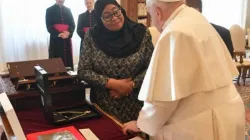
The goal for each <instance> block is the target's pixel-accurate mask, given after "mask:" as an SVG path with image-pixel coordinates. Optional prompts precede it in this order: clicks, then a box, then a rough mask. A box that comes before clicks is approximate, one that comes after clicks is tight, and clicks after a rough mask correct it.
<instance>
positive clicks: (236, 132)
mask: <svg viewBox="0 0 250 140" xmlns="http://www.w3.org/2000/svg"><path fill="white" fill-rule="evenodd" d="M147 7H148V12H149V13H150V15H151V18H152V22H153V24H154V25H155V26H156V27H157V29H158V30H159V31H160V32H161V35H160V38H159V40H158V42H157V44H156V46H155V50H154V53H153V56H152V59H151V62H150V65H149V68H148V70H147V73H146V75H145V78H144V81H143V84H142V87H141V91H140V94H139V99H140V100H142V101H144V106H143V108H142V109H141V111H140V114H139V117H138V119H137V121H131V122H128V123H125V124H124V126H123V131H124V133H127V131H132V132H141V131H142V132H145V133H147V134H148V135H149V136H150V137H151V139H154V140H243V139H244V133H245V131H244V129H245V128H244V127H245V110H244V105H243V101H242V99H241V97H240V95H239V93H238V92H237V90H236V88H235V86H234V84H233V83H232V78H233V77H234V76H235V75H237V74H238V72H237V69H236V68H235V66H234V63H233V62H232V59H231V57H230V54H229V52H228V51H227V50H226V47H225V44H224V43H223V40H222V39H221V38H220V37H219V35H218V34H217V33H216V31H215V29H214V28H213V27H212V26H211V24H210V23H209V22H208V21H207V20H206V19H205V18H204V17H203V16H202V15H201V14H200V13H199V12H198V11H197V10H195V9H193V8H190V7H188V6H186V5H184V4H183V2H182V1H181V0H147Z"/></svg>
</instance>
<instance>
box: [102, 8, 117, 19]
mask: <svg viewBox="0 0 250 140" xmlns="http://www.w3.org/2000/svg"><path fill="white" fill-rule="evenodd" d="M121 14H122V12H121V9H120V8H118V9H116V10H114V11H113V13H109V12H105V13H103V14H102V17H101V19H102V20H104V21H106V22H110V21H111V20H112V19H113V17H114V16H115V17H119V16H120V15H121Z"/></svg>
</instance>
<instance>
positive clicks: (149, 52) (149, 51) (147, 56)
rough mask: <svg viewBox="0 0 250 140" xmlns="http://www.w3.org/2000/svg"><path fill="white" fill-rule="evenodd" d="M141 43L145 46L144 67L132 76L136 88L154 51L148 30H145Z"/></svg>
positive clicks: (140, 82) (138, 87) (139, 86)
mask: <svg viewBox="0 0 250 140" xmlns="http://www.w3.org/2000/svg"><path fill="white" fill-rule="evenodd" d="M142 45H145V46H144V47H146V49H145V52H144V67H143V69H142V70H141V71H140V73H139V74H137V75H136V76H135V77H134V78H133V81H134V83H135V88H136V89H140V88H141V84H142V82H143V79H144V76H145V74H146V71H147V68H148V65H149V63H150V60H151V56H152V54H153V51H154V46H153V43H152V37H151V34H150V32H149V30H147V31H146V34H145V37H144V39H143V41H142Z"/></svg>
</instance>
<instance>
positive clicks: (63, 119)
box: [34, 66, 101, 125]
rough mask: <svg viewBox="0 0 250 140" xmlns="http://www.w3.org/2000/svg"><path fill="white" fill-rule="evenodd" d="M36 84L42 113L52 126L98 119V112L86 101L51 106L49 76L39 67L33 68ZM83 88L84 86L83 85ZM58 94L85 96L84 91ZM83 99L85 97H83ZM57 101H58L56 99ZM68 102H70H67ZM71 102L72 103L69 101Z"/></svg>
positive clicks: (77, 90)
mask: <svg viewBox="0 0 250 140" xmlns="http://www.w3.org/2000/svg"><path fill="white" fill-rule="evenodd" d="M34 68H35V77H36V84H37V87H38V89H39V91H40V96H41V102H42V111H43V114H44V117H45V119H46V120H47V121H49V122H50V123H51V124H54V125H62V124H68V123H71V122H73V121H77V120H88V119H92V118H98V117H100V116H101V114H100V113H99V112H98V110H97V109H96V108H95V107H94V106H92V105H91V104H89V103H88V102H87V101H85V102H81V103H75V104H73V105H72V104H68V102H67V101H66V102H65V101H64V103H62V104H61V105H60V106H57V105H56V106H55V105H54V104H53V99H52V97H51V90H50V88H49V86H50V84H51V83H50V81H49V74H48V73H47V72H46V71H45V70H44V69H43V68H42V67H40V66H35V67H34ZM83 86H84V85H83ZM62 92H64V93H60V94H82V95H85V90H82V89H75V90H74V89H73V90H69V91H67V90H66V91H62ZM84 98H85V96H84ZM57 100H58V99H57ZM69 102H70V101H69ZM71 102H72V101H71Z"/></svg>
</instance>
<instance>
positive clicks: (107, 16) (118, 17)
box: [102, 4, 124, 31]
mask: <svg viewBox="0 0 250 140" xmlns="http://www.w3.org/2000/svg"><path fill="white" fill-rule="evenodd" d="M102 22H103V24H104V26H105V27H106V28H107V29H108V30H110V31H118V30H120V29H121V28H122V26H123V24H124V16H123V14H122V12H121V9H120V8H118V7H117V6H115V5H113V4H108V5H106V6H105V8H104V10H103V12H102Z"/></svg>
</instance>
